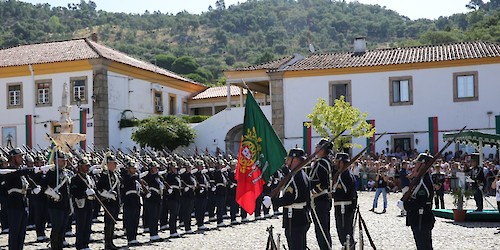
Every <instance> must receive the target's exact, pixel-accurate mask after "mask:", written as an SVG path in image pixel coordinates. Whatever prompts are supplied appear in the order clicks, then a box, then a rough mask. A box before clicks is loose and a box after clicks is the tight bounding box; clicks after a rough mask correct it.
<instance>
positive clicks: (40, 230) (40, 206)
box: [30, 196, 48, 237]
mask: <svg viewBox="0 0 500 250" xmlns="http://www.w3.org/2000/svg"><path fill="white" fill-rule="evenodd" d="M30 203H33V207H34V210H33V217H34V218H35V227H36V236H37V237H40V236H45V225H46V224H47V214H48V212H47V198H46V197H43V196H34V197H33V198H32V199H31V200H30Z"/></svg>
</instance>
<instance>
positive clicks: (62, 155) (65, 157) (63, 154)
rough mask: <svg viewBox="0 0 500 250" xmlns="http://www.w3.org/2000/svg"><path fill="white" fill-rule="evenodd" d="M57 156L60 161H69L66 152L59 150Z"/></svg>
mask: <svg viewBox="0 0 500 250" xmlns="http://www.w3.org/2000/svg"><path fill="white" fill-rule="evenodd" d="M56 156H57V158H59V159H64V160H66V159H67V156H66V153H64V152H63V151H61V150H58V151H57V155H56Z"/></svg>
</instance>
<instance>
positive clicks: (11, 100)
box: [7, 83, 23, 108]
mask: <svg viewBox="0 0 500 250" xmlns="http://www.w3.org/2000/svg"><path fill="white" fill-rule="evenodd" d="M7 95H8V96H7V108H22V107H23V88H22V85H21V83H8V84H7Z"/></svg>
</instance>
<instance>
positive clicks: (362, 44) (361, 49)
mask: <svg viewBox="0 0 500 250" xmlns="http://www.w3.org/2000/svg"><path fill="white" fill-rule="evenodd" d="M365 52H366V40H365V38H364V37H356V38H354V53H365Z"/></svg>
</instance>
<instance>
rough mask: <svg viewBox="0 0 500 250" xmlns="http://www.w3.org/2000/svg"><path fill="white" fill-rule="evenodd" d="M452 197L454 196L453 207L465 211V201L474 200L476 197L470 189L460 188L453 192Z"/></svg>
mask: <svg viewBox="0 0 500 250" xmlns="http://www.w3.org/2000/svg"><path fill="white" fill-rule="evenodd" d="M451 195H453V205H454V206H455V207H456V208H457V209H459V210H463V209H464V201H467V200H469V199H470V198H472V197H473V196H474V192H473V191H471V190H469V189H465V188H463V187H459V188H457V189H455V190H453V192H452V193H451ZM464 198H465V200H464Z"/></svg>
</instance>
